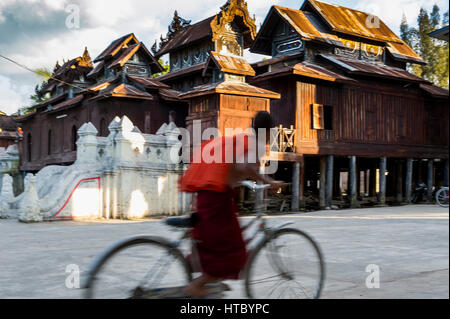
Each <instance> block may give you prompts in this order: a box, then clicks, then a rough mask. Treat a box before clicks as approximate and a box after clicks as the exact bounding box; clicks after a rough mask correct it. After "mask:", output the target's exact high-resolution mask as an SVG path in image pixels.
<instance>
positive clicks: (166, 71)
mask: <svg viewBox="0 0 450 319" xmlns="http://www.w3.org/2000/svg"><path fill="white" fill-rule="evenodd" d="M158 62H159V64H161V65H162V67H163V69H164V71H162V72H160V73H155V74H153V77H154V78H157V77H158V76H161V75H164V74H167V73H169V71H170V65H169V62H164V61H163V60H162V59H159V60H158Z"/></svg>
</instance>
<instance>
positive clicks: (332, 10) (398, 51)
mask: <svg viewBox="0 0 450 319" xmlns="http://www.w3.org/2000/svg"><path fill="white" fill-rule="evenodd" d="M305 3H309V4H311V6H312V7H313V8H315V9H316V11H317V12H318V13H319V14H320V15H321V16H322V18H323V19H324V20H325V21H326V22H327V23H328V24H329V26H330V28H331V29H332V30H333V31H336V32H341V33H345V34H349V35H354V36H359V37H364V38H367V39H371V40H375V41H380V42H385V43H387V49H388V51H389V52H390V53H391V54H392V55H393V56H394V58H397V59H401V60H412V61H414V62H418V63H424V61H423V60H422V58H421V57H420V56H419V55H417V53H415V52H414V51H413V50H412V49H411V48H410V47H409V46H408V45H407V44H406V43H405V42H403V40H401V39H400V38H399V37H398V36H397V35H396V34H395V33H394V32H393V31H392V30H391V29H389V27H388V26H387V25H386V24H385V23H384V22H383V21H382V20H381V19H380V18H379V17H377V16H375V15H372V14H369V13H366V12H362V11H358V10H354V9H350V8H346V7H342V6H337V5H334V4H329V3H325V2H320V1H316V0H307V1H306V2H305ZM304 6H305V5H304ZM304 6H303V7H304Z"/></svg>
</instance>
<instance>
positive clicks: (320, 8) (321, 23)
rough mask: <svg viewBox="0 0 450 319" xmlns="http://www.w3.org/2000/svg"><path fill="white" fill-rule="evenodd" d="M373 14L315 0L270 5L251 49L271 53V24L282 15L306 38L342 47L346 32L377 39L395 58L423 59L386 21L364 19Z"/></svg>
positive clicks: (403, 59) (419, 60)
mask: <svg viewBox="0 0 450 319" xmlns="http://www.w3.org/2000/svg"><path fill="white" fill-rule="evenodd" d="M370 17H375V16H373V15H370V14H368V13H365V12H361V11H357V10H353V9H349V8H345V7H341V6H337V5H331V4H327V3H324V2H319V1H315V0H306V1H305V2H304V4H303V5H302V7H301V9H300V10H296V9H290V8H285V7H280V6H273V7H272V8H271V10H270V11H269V13H268V15H267V17H266V19H265V20H264V23H263V25H262V27H261V29H260V31H259V33H258V36H257V37H256V40H255V42H254V44H253V46H252V48H251V50H250V51H252V52H254V53H261V54H266V55H271V54H272V47H271V43H270V41H267V39H268V38H270V37H271V35H272V33H273V30H274V25H276V24H277V23H278V21H279V19H280V18H281V19H283V20H284V21H286V22H287V23H289V25H290V26H291V27H292V28H293V29H294V30H295V31H296V32H297V33H298V34H299V35H300V37H301V38H302V39H303V40H305V41H319V42H322V43H325V44H331V45H333V46H340V47H345V44H344V41H345V40H344V39H343V38H345V36H346V35H347V37H348V36H349V35H350V36H356V37H359V38H363V39H368V40H371V41H377V42H380V45H382V46H383V47H384V46H386V49H387V51H388V52H389V53H390V54H391V55H392V56H393V58H394V59H397V60H400V61H405V62H414V63H421V64H423V63H425V62H424V61H423V60H422V58H421V57H420V56H419V55H417V54H416V53H415V52H414V51H413V50H412V49H411V48H410V47H409V46H408V45H407V44H406V43H405V42H403V41H402V40H401V39H400V38H399V37H398V36H397V35H396V34H395V33H394V32H392V31H391V30H390V29H389V28H388V27H387V26H386V24H385V23H384V22H383V21H381V20H379V18H377V17H376V19H377V20H376V21H377V22H378V23H379V27H378V28H375V27H374V28H370V27H369V26H367V25H366V20H367V19H369V21H372V20H370ZM374 25H375V24H374Z"/></svg>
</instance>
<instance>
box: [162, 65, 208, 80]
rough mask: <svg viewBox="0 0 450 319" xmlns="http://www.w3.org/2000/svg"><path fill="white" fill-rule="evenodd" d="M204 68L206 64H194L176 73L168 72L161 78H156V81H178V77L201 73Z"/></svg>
mask: <svg viewBox="0 0 450 319" xmlns="http://www.w3.org/2000/svg"><path fill="white" fill-rule="evenodd" d="M205 66H206V62H204V63H199V64H196V65H193V66H190V67H187V68H184V69H180V70H177V71H173V72H170V73H166V74H163V75H161V76H158V77H157V78H156V79H157V80H158V81H161V82H164V81H168V80H171V79H173V78H176V79H178V78H180V77H184V76H189V75H191V74H192V73H195V72H201V71H202V70H203V69H204V68H205Z"/></svg>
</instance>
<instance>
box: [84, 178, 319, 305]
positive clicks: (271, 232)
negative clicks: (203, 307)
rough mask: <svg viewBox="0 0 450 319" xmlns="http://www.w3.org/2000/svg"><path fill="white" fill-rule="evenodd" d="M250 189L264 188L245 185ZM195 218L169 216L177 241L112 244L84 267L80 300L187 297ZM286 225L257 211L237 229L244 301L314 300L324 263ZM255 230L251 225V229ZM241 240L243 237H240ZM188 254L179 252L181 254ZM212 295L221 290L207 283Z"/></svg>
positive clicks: (195, 269)
mask: <svg viewBox="0 0 450 319" xmlns="http://www.w3.org/2000/svg"><path fill="white" fill-rule="evenodd" d="M242 185H243V186H245V187H248V188H250V189H251V190H252V191H254V192H256V191H264V190H265V189H267V188H268V187H269V186H270V185H257V184H255V183H253V182H249V181H245V182H243V183H242ZM196 217H198V215H196V214H195V213H194V214H192V215H191V216H189V217H184V218H180V217H173V218H167V219H166V220H165V222H166V224H167V225H169V226H171V227H173V228H178V229H182V230H183V234H182V236H181V237H180V238H179V239H177V240H169V239H165V238H161V237H154V236H135V237H131V238H126V239H124V240H122V241H120V242H118V243H115V244H113V245H112V246H111V247H109V248H108V249H106V251H104V252H103V253H102V254H101V255H100V256H98V257H97V258H96V259H95V261H94V262H93V264H92V265H91V267H90V270H89V272H88V277H87V280H86V283H85V286H84V288H85V297H86V298H102V299H104V298H111V299H116V298H119V299H122V298H145V299H159V298H187V296H185V295H183V292H182V291H183V287H185V286H186V285H187V284H188V283H189V282H190V281H191V280H192V278H193V276H194V274H195V273H199V272H201V267H200V263H199V258H198V254H197V252H196V243H195V241H194V240H193V239H192V236H191V228H192V227H193V225H194V223H195V219H196ZM290 224H292V223H290V222H286V223H283V224H281V225H278V226H275V227H269V226H268V225H267V224H266V219H265V218H264V214H263V213H262V212H261V211H258V212H256V217H255V218H253V219H252V221H251V222H249V223H248V224H247V225H246V226H245V227H244V228H243V229H244V231H245V232H247V231H251V232H252V233H251V234H250V236H248V238H247V239H246V244H247V249H248V253H249V255H248V256H249V257H248V259H247V263H246V266H245V267H244V269H243V271H242V272H241V275H240V279H242V280H243V282H244V288H245V293H246V296H247V297H249V298H256V299H259V298H267V299H276V298H282V299H291V298H293V299H299V298H311V299H315V298H319V297H320V294H321V291H322V288H323V284H324V280H325V264H324V259H323V256H322V253H321V249H320V247H319V245H318V244H317V243H316V242H315V241H314V240H313V239H312V237H311V236H309V235H308V234H306V233H305V232H303V231H301V230H298V229H295V228H287V227H286V226H288V225H290ZM253 226H256V227H253ZM246 237H247V236H246ZM190 248H192V252H191V253H190V254H189V253H183V251H188V252H189V251H190V250H191V249H190ZM210 288H211V291H212V292H213V293H214V294H215V295H219V296H220V295H223V293H224V292H225V291H226V290H227V286H226V285H223V284H222V283H218V284H216V285H211V287H210Z"/></svg>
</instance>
